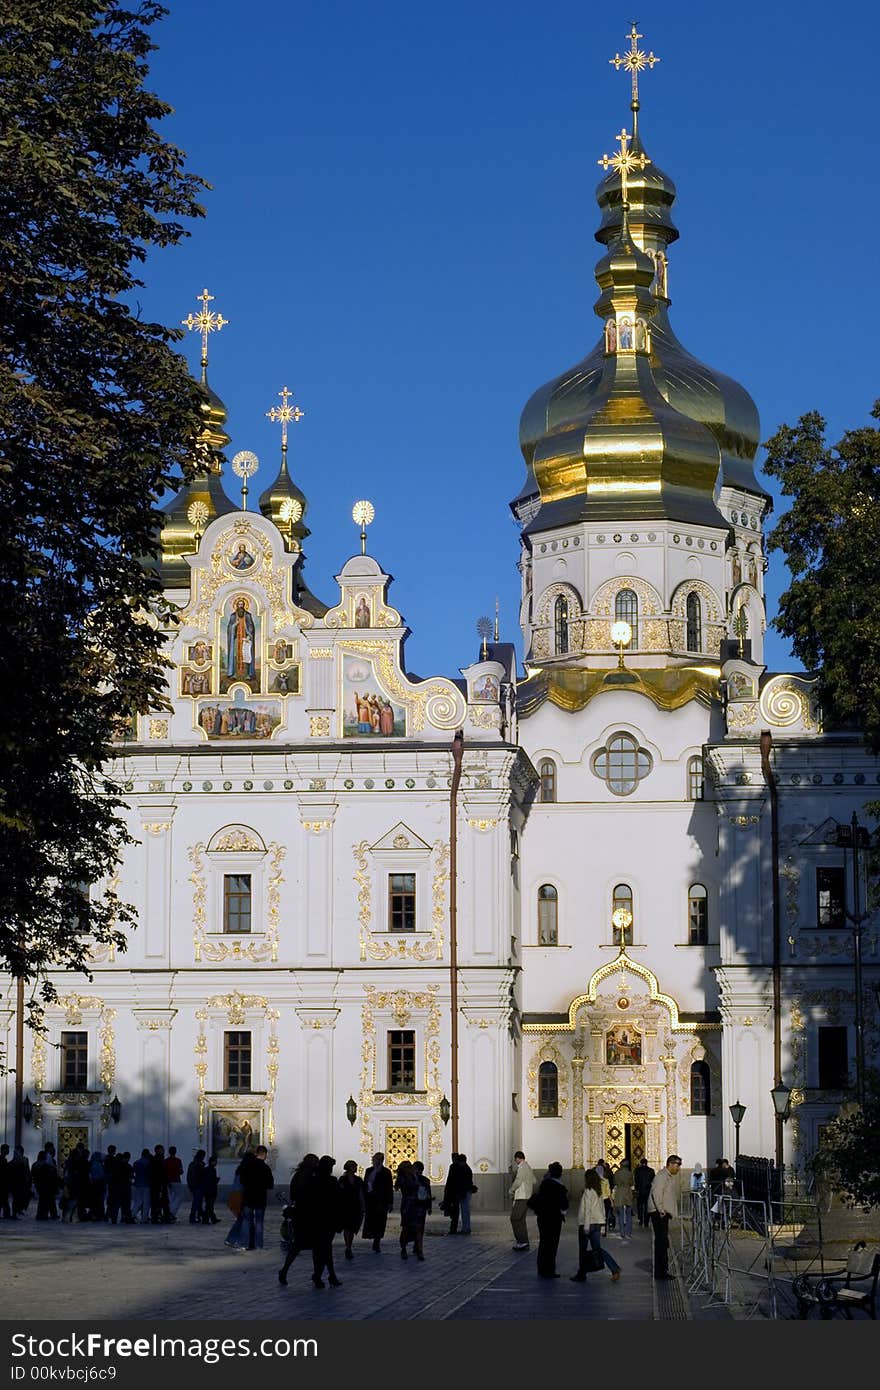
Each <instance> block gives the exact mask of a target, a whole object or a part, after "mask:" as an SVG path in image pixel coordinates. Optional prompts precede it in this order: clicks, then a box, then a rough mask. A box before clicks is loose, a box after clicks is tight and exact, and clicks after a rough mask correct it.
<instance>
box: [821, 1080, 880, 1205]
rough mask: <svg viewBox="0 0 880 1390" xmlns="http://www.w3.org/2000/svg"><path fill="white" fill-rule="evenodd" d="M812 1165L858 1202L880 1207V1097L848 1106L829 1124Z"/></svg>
mask: <svg viewBox="0 0 880 1390" xmlns="http://www.w3.org/2000/svg"><path fill="white" fill-rule="evenodd" d="M810 1166H811V1168H812V1170H813V1173H814V1174H815V1176H816V1177H817V1178H818V1179H819V1181H820V1182H823V1183H827V1184H828V1185H829V1186H830V1187H831V1188H832V1189H833V1190H834V1191H835V1192H839V1193H840V1195H841V1196H842V1197H843V1198H844V1199H845V1200H846V1201H848V1202H850V1203H852V1204H853V1205H854V1206H858V1207H880V1100H878V1099H877V1098H876V1096H875V1097H874V1098H872V1099H870V1100H868V1101H867V1102H866V1103H865V1106H864V1108H861V1107H859V1106H851V1107H848V1108H847V1109H846V1110H844V1111H842V1112H841V1114H840V1115H838V1116H837V1118H836V1119H834V1120H832V1121H831V1122H830V1124H827V1125H826V1126H825V1127H824V1129H823V1131H822V1144H821V1147H820V1148H819V1149H818V1150H817V1152H816V1153H815V1154H814V1156H813V1158H812V1160H811V1164H810Z"/></svg>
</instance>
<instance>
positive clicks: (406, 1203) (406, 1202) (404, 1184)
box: [394, 1158, 419, 1260]
mask: <svg viewBox="0 0 880 1390" xmlns="http://www.w3.org/2000/svg"><path fill="white" fill-rule="evenodd" d="M418 1186H419V1185H418V1182H417V1181H416V1175H415V1173H414V1172H413V1166H412V1164H411V1163H410V1162H409V1160H408V1159H406V1158H405V1159H403V1161H402V1162H401V1163H400V1164H399V1165H398V1168H397V1177H396V1178H395V1180H394V1189H395V1191H396V1192H399V1193H400V1258H401V1259H402V1260H406V1259H408V1258H409V1256H408V1254H407V1249H406V1247H407V1246H408V1245H409V1244H410V1242H412V1244H413V1247H415V1239H416V1233H415V1217H416V1210H415V1209H416V1194H417V1192H418Z"/></svg>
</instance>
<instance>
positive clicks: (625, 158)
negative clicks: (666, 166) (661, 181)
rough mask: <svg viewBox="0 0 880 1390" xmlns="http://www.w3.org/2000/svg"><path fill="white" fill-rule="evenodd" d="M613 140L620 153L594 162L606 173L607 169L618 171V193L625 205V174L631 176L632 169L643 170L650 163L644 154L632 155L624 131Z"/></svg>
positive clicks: (604, 156)
mask: <svg viewBox="0 0 880 1390" xmlns="http://www.w3.org/2000/svg"><path fill="white" fill-rule="evenodd" d="M614 138H615V140H617V141H618V142H619V144H620V153H619V154H603V156H602V158H601V159H597V160H596V163H597V164H601V166H602V168H603V169H605V170H606V171H607V170H608V169H617V170H618V171H619V173H620V191H621V194H622V195H623V202H624V204H626V203H627V201H628V200H627V196H626V192H627V190H626V176H627V174H631V173H632V171H633V170H634V169H644V168H645V166H646V165H648V164H650V163H651V161H650V159H649V158H648V156H647V155H646V154H633V152H632V150H631V149H630V148H629V135H628V134H627V132H626V131H625V130H621V132H620V134H619V135H615V137H614Z"/></svg>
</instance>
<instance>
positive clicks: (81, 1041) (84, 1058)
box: [58, 1028, 89, 1095]
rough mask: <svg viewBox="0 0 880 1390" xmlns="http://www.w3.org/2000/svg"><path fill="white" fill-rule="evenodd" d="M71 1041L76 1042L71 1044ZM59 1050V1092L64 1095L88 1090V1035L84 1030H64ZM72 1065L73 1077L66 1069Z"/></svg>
mask: <svg viewBox="0 0 880 1390" xmlns="http://www.w3.org/2000/svg"><path fill="white" fill-rule="evenodd" d="M71 1039H77V1040H78V1041H76V1042H72V1041H70V1040H71ZM59 1046H60V1049H61V1056H60V1061H61V1085H60V1086H59V1088H58V1089H59V1090H60V1091H61V1092H62V1093H63V1094H65V1095H72V1094H75V1093H76V1092H77V1091H87V1090H88V1089H89V1035H88V1032H87V1031H86V1030H85V1029H81V1028H77V1029H64V1031H63V1032H62V1033H61V1036H60V1039H59ZM71 1062H72V1064H73V1075H72V1076H68V1069H69V1068H70V1065H71Z"/></svg>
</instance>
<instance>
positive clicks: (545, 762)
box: [538, 758, 556, 806]
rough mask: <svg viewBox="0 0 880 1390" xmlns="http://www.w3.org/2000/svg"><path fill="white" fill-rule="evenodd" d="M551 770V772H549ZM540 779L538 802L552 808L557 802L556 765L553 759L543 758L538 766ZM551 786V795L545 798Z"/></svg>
mask: <svg viewBox="0 0 880 1390" xmlns="http://www.w3.org/2000/svg"><path fill="white" fill-rule="evenodd" d="M548 769H549V771H548ZM538 777H539V778H540V783H541V785H540V790H539V795H538V800H539V801H540V803H541V804H542V805H544V806H551V805H553V804H554V803H555V801H556V763H555V761H554V760H553V758H542V759H541V761H540V763H539V765H538ZM548 785H549V790H550V795H549V796H545V794H544V793H545V791H546V790H547V788H548Z"/></svg>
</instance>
